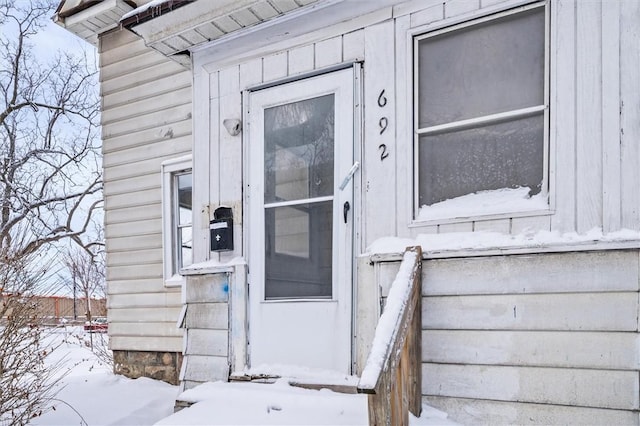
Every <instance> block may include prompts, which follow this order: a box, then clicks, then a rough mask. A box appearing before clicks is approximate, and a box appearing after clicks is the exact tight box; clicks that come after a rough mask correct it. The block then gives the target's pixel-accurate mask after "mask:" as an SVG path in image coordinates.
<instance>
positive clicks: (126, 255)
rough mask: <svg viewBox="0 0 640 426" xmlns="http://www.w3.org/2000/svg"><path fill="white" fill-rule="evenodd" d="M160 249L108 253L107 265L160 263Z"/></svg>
mask: <svg viewBox="0 0 640 426" xmlns="http://www.w3.org/2000/svg"><path fill="white" fill-rule="evenodd" d="M161 262H162V250H159V249H149V250H132V251H129V252H119V253H109V266H112V267H113V266H126V265H142V264H149V263H152V264H153V263H161Z"/></svg>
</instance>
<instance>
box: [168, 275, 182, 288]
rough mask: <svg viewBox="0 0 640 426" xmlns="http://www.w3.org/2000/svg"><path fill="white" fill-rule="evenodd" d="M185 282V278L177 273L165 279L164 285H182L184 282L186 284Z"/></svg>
mask: <svg viewBox="0 0 640 426" xmlns="http://www.w3.org/2000/svg"><path fill="white" fill-rule="evenodd" d="M184 282H185V279H184V277H183V276H182V275H179V274H175V275H173V276H171V277H169V278H166V279H165V280H164V286H165V287H182V284H184Z"/></svg>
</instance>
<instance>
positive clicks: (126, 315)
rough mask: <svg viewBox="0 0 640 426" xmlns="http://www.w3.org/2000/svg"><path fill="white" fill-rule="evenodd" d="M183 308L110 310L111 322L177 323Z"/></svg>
mask: <svg viewBox="0 0 640 426" xmlns="http://www.w3.org/2000/svg"><path fill="white" fill-rule="evenodd" d="M181 309H182V308H180V307H178V306H176V307H170V308H164V309H157V308H121V309H109V322H173V323H174V324H175V322H176V321H177V320H178V315H180V310H181Z"/></svg>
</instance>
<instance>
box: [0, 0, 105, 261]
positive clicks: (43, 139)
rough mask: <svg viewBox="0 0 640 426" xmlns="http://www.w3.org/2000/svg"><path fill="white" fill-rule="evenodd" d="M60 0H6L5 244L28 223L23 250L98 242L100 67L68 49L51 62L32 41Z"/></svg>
mask: <svg viewBox="0 0 640 426" xmlns="http://www.w3.org/2000/svg"><path fill="white" fill-rule="evenodd" d="M52 6H53V5H52V4H51V2H46V1H35V0H34V1H31V2H26V1H25V2H13V1H7V0H0V23H1V24H2V36H0V61H2V64H3V66H2V67H1V68H0V248H5V249H6V248H9V247H12V248H13V249H14V251H15V247H14V246H13V245H12V244H11V242H12V239H13V238H15V232H16V230H19V229H20V230H24V229H26V228H28V232H29V236H30V238H29V239H28V240H27V241H26V243H25V244H24V245H23V246H22V247H20V248H19V250H17V251H16V255H18V256H19V255H20V254H24V255H27V254H30V253H34V252H36V251H37V250H38V249H40V248H41V247H43V246H44V245H46V244H47V243H51V242H54V241H58V240H61V239H63V238H71V239H72V240H74V241H76V242H78V243H79V244H80V245H81V246H83V247H90V243H89V242H87V241H83V240H82V238H83V236H84V235H85V233H86V231H87V229H88V226H89V225H90V221H91V217H92V214H93V212H94V211H95V210H96V209H98V208H100V206H101V202H102V201H101V197H100V196H96V194H100V192H101V189H102V177H101V174H100V172H99V170H100V157H99V152H98V149H97V148H98V146H97V145H98V139H99V138H98V137H97V136H98V127H97V123H98V120H97V118H98V114H99V100H98V96H97V93H96V90H95V86H96V81H95V72H94V71H93V70H92V69H91V68H90V67H89V64H88V61H87V60H86V58H84V57H78V56H74V55H71V54H68V53H67V54H65V53H58V54H57V55H56V56H55V58H54V59H53V60H52V61H51V63H49V64H44V63H42V62H41V61H39V58H38V57H36V55H35V54H34V51H33V46H32V45H31V44H30V38H31V37H32V36H34V35H35V34H36V33H37V32H38V31H39V30H41V29H42V26H43V24H44V20H45V19H48V18H49V16H50V15H51V13H52ZM25 224H26V225H28V226H27V227H25V226H24V225H25Z"/></svg>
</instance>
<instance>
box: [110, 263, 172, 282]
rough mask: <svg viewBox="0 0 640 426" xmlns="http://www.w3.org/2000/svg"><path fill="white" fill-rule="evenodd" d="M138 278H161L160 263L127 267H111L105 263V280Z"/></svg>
mask: <svg viewBox="0 0 640 426" xmlns="http://www.w3.org/2000/svg"><path fill="white" fill-rule="evenodd" d="M138 278H162V262H158V263H148V264H139V265H127V266H111V265H110V264H109V263H107V280H126V279H138Z"/></svg>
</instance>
